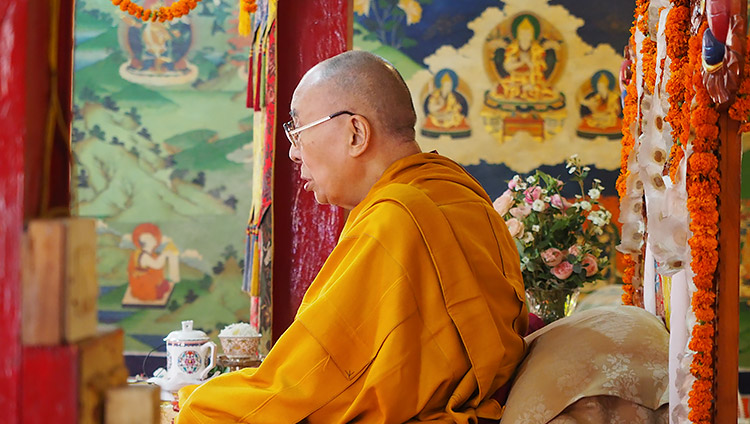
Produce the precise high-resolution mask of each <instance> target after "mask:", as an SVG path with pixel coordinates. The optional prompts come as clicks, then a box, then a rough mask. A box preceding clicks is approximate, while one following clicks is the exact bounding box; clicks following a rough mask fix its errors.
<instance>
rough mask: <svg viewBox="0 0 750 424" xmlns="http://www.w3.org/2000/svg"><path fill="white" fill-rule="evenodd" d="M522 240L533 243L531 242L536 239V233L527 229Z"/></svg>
mask: <svg viewBox="0 0 750 424" xmlns="http://www.w3.org/2000/svg"><path fill="white" fill-rule="evenodd" d="M521 241H522V242H524V243H526V244H529V243H531V242H533V241H534V235H533V234H531V232H530V231H526V233H525V234H524V235H523V237H521Z"/></svg>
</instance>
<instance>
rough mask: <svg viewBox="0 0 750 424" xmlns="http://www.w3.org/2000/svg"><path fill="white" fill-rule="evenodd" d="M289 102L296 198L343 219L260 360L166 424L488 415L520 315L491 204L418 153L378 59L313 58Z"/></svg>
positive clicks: (398, 81)
mask: <svg viewBox="0 0 750 424" xmlns="http://www.w3.org/2000/svg"><path fill="white" fill-rule="evenodd" d="M291 106H292V111H291V115H292V118H293V120H292V121H290V122H288V123H287V124H285V125H284V130H285V131H286V134H287V137H288V138H289V141H290V142H291V146H290V149H289V157H290V158H291V159H292V160H293V161H294V162H295V163H298V164H299V165H300V177H301V178H302V179H303V180H305V181H306V183H305V185H304V188H305V190H307V191H311V192H313V193H314V195H315V199H316V200H317V201H318V202H319V203H323V204H333V205H337V206H340V207H344V208H346V209H348V210H350V212H349V216H348V219H347V221H346V224H345V226H344V229H343V232H342V234H341V237H340V239H339V242H338V244H337V246H336V247H335V248H334V250H333V252H332V253H331V254H330V256H329V257H328V260H327V261H326V262H325V264H324V265H323V267H322V269H321V270H320V272H319V273H318V275H317V277H316V278H315V280H314V281H313V282H312V284H311V285H310V288H309V289H308V291H307V293H306V294H305V297H304V299H303V300H302V305H301V306H300V308H299V310H298V312H297V315H296V318H295V320H294V321H293V323H292V324H291V325H290V326H289V328H288V329H287V330H286V332H285V333H284V334H283V335H282V336H281V337H280V338H279V340H278V341H277V342H276V344H275V345H274V346H273V348H272V349H271V351H270V352H269V353H268V356H267V357H266V358H265V360H264V361H263V363H262V364H261V365H260V366H259V367H258V368H257V369H250V368H248V369H243V370H240V371H236V372H232V373H228V374H225V375H221V376H218V377H216V378H214V379H212V380H210V381H208V382H206V383H204V384H202V385H201V386H198V387H197V388H196V387H186V388H184V389H183V390H181V392H180V407H181V411H180V414H179V415H178V418H177V424H189V423H209V422H210V423H237V422H246V423H296V422H307V423H345V422H358V423H374V422H377V423H383V422H387V423H403V422H419V421H429V422H457V423H469V422H477V419H478V418H487V419H492V420H497V419H499V418H500V416H501V415H502V406H501V405H500V404H499V403H498V402H497V401H496V400H494V399H493V398H492V396H493V394H494V393H495V392H496V391H497V390H498V389H499V388H500V387H501V386H503V385H504V384H506V383H507V381H508V380H509V379H510V378H511V376H512V375H513V373H514V371H515V369H516V367H517V365H518V363H519V362H520V361H521V360H522V358H523V356H524V353H525V348H526V347H525V343H524V339H523V337H522V335H523V334H525V331H526V327H527V323H528V312H527V309H526V305H525V303H524V300H523V299H524V295H523V293H524V291H523V281H522V278H521V270H520V262H519V256H518V252H517V251H516V247H515V245H514V242H513V240H512V238H511V236H510V234H509V232H508V229H507V228H506V226H505V223H504V222H503V220H502V219H501V217H500V216H499V215H498V214H497V213H496V212H495V211H494V209H493V207H492V202H491V200H490V198H489V196H488V195H487V193H485V191H484V190H483V189H482V187H481V186H480V185H479V183H478V182H477V181H476V180H475V179H474V178H472V177H471V176H470V175H469V174H467V173H466V171H465V170H464V169H463V168H462V167H461V166H459V165H458V164H456V163H455V162H453V161H451V160H450V159H447V158H445V157H442V156H440V155H438V154H436V153H422V152H421V150H420V148H419V146H418V145H417V143H416V142H415V141H414V137H415V129H414V127H415V122H416V114H415V111H414V106H413V105H412V101H411V95H410V93H409V90H408V88H407V86H406V84H405V83H404V81H403V79H402V78H401V76H400V75H399V74H398V72H397V71H396V70H395V69H394V68H393V66H392V65H390V64H389V63H387V62H386V61H384V60H383V59H381V58H379V57H377V56H375V55H372V54H370V53H367V52H362V51H353V52H347V53H343V54H341V55H338V56H335V57H333V58H331V59H328V60H326V61H324V62H322V63H320V64H318V65H317V66H315V67H314V68H312V69H311V70H310V71H309V72H308V73H307V74H306V75H305V76H304V77H303V78H302V81H301V82H300V83H299V85H298V87H297V89H296V91H295V93H294V96H293V98H292V103H291Z"/></svg>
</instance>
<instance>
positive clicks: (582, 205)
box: [580, 200, 591, 211]
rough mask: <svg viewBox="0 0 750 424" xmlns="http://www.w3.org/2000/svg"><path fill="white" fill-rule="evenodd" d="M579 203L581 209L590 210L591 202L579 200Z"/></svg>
mask: <svg viewBox="0 0 750 424" xmlns="http://www.w3.org/2000/svg"><path fill="white" fill-rule="evenodd" d="M580 205H581V209H583V210H585V211H590V210H591V203H589V202H587V201H585V200H584V201H583V202H581V203H580Z"/></svg>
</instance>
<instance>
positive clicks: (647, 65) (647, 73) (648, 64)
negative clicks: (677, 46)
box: [638, 1, 656, 93]
mask: <svg viewBox="0 0 750 424" xmlns="http://www.w3.org/2000/svg"><path fill="white" fill-rule="evenodd" d="M649 3H650V1H642V2H639V5H638V7H639V8H640V10H639V12H640V14H641V15H640V20H639V21H638V29H639V30H640V31H641V32H642V33H643V36H644V37H645V38H644V39H643V44H642V45H641V57H642V61H643V66H642V68H643V81H644V87H645V88H646V91H647V92H648V93H653V92H654V85H655V84H656V42H655V41H653V40H652V39H651V34H650V31H649V27H648V19H649V17H648V15H649V13H648V6H649Z"/></svg>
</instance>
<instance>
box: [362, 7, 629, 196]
mask: <svg viewBox="0 0 750 424" xmlns="http://www.w3.org/2000/svg"><path fill="white" fill-rule="evenodd" d="M632 15H633V10H632V2H630V1H627V0H617V1H612V2H606V3H601V4H600V3H595V2H576V1H574V0H558V1H553V0H508V1H499V0H471V1H465V2H433V1H427V0H379V1H374V0H370V1H368V0H361V1H355V2H354V42H353V45H354V48H355V49H361V50H367V51H371V52H373V53H376V54H379V55H380V56H383V57H384V58H385V59H387V60H389V61H390V62H391V63H393V64H394V66H395V67H396V68H397V69H398V70H399V71H400V72H401V73H402V75H403V76H404V79H405V80H406V82H407V84H408V86H409V87H410V89H411V92H412V96H413V99H412V100H413V102H414V105H415V107H416V109H417V115H418V120H417V141H419V143H420V145H421V146H422V148H423V150H437V151H438V152H440V153H442V154H444V155H446V156H449V157H451V158H453V159H455V160H456V161H458V162H459V163H461V164H462V165H464V166H465V167H467V169H469V171H470V172H472V173H473V174H474V175H475V176H476V177H477V178H478V179H479V180H480V182H481V183H482V185H483V186H484V187H485V188H486V189H487V190H488V192H489V194H490V196H491V197H493V198H494V197H496V196H499V195H500V194H501V193H502V192H503V191H504V190H505V187H504V185H505V183H506V181H507V180H509V179H510V178H512V177H513V175H515V174H522V175H523V174H528V173H530V172H532V171H533V170H535V169H537V168H541V169H542V170H544V171H546V172H550V173H552V174H563V173H566V170H565V167H564V162H565V159H566V158H568V157H570V156H571V155H573V154H578V157H579V158H581V159H582V160H583V162H584V163H586V164H588V165H589V166H590V167H591V168H592V172H591V178H598V179H600V180H602V181H603V183H604V185H605V186H606V189H607V190H606V191H605V193H603V195H605V196H606V195H609V196H615V190H614V181H615V179H616V177H617V173H618V172H619V166H620V149H619V140H620V138H621V126H622V107H621V100H620V95H621V91H622V90H621V89H620V87H619V78H618V76H619V73H620V66H621V64H622V61H623V57H622V54H621V52H622V51H623V47H624V46H625V45H626V44H627V40H628V37H629V27H630V23H631V21H632ZM607 191H608V193H607Z"/></svg>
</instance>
